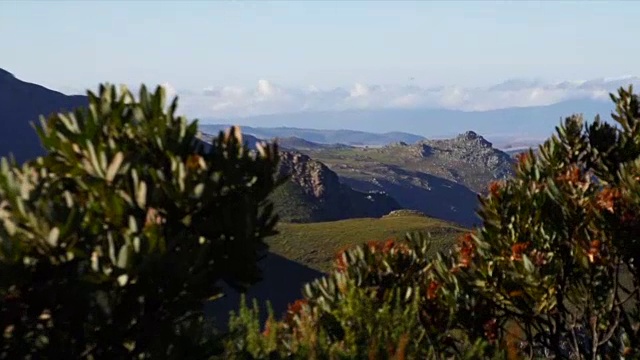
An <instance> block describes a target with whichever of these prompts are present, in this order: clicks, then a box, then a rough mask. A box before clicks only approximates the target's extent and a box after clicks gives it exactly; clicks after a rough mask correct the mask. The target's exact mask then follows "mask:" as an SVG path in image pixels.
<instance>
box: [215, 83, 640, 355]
mask: <svg viewBox="0 0 640 360" xmlns="http://www.w3.org/2000/svg"><path fill="white" fill-rule="evenodd" d="M611 98H612V100H613V101H614V103H615V105H616V110H615V112H614V113H613V114H612V120H613V122H612V124H613V125H612V124H611V123H607V122H603V121H601V119H600V118H599V117H596V119H595V120H594V121H592V122H590V123H585V122H584V121H583V119H582V117H581V116H579V115H574V116H571V117H569V118H567V119H565V121H563V123H562V124H561V125H560V126H559V127H558V128H557V131H556V134H555V135H554V136H553V137H551V138H550V139H548V140H547V141H546V142H545V143H544V144H543V145H541V146H540V147H539V149H538V151H537V152H535V153H534V152H533V151H529V152H527V153H525V154H523V155H521V156H520V157H519V159H518V162H517V164H516V165H515V167H516V169H515V175H514V176H513V178H511V179H508V180H505V181H502V182H496V183H492V184H491V185H490V186H489V191H488V194H487V195H486V196H484V197H482V198H481V205H480V209H479V215H480V216H481V218H482V220H483V225H482V226H481V227H479V228H477V229H474V230H473V231H472V232H470V233H468V234H466V235H465V236H463V237H462V238H461V239H460V241H459V243H458V246H457V247H456V249H455V250H454V251H452V252H451V253H449V254H442V255H439V256H437V257H435V258H431V259H429V258H428V257H427V256H426V249H427V247H428V239H425V238H421V237H419V236H409V237H408V238H407V241H404V242H393V241H388V242H383V243H371V244H368V245H363V246H360V247H357V248H355V249H350V250H347V251H346V252H344V253H342V254H340V255H339V257H338V259H337V261H336V265H335V269H334V271H333V272H332V273H331V274H330V275H329V276H327V277H326V278H324V279H320V280H317V281H315V282H314V283H311V284H308V285H307V286H306V288H305V289H304V294H305V296H304V298H303V299H301V300H299V301H298V302H296V303H294V304H292V305H291V308H290V310H289V311H288V313H287V314H286V315H285V317H284V318H283V319H281V320H276V319H274V318H273V316H272V317H270V320H269V321H267V324H266V327H265V328H262V327H261V326H260V324H259V323H258V322H256V320H255V319H257V317H256V316H257V314H256V310H255V307H254V308H253V309H251V308H247V307H246V306H242V307H241V309H240V311H239V313H238V315H235V316H234V317H233V320H232V323H231V329H232V332H231V334H230V336H229V338H228V339H227V341H226V345H225V348H226V354H227V357H229V358H234V357H235V358H243V359H244V358H272V359H273V358H301V359H302V358H305V359H306V358H336V359H337V358H350V359H360V358H398V359H399V358H405V357H406V358H432V359H441V358H505V357H506V358H547V357H552V358H558V359H613V358H638V357H640V333H639V332H640V264H639V262H640V238H639V237H640V217H639V215H638V214H640V103H639V101H638V96H637V95H635V94H633V89H632V88H629V89H620V90H619V91H618V93H617V94H616V95H614V94H612V95H611Z"/></svg>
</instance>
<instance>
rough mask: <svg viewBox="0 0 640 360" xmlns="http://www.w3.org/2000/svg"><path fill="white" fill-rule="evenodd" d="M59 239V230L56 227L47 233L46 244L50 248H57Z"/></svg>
mask: <svg viewBox="0 0 640 360" xmlns="http://www.w3.org/2000/svg"><path fill="white" fill-rule="evenodd" d="M59 237H60V229H58V227H57V226H56V227H54V228H53V229H51V231H49V236H48V237H47V242H48V243H49V244H50V245H51V246H58V238H59Z"/></svg>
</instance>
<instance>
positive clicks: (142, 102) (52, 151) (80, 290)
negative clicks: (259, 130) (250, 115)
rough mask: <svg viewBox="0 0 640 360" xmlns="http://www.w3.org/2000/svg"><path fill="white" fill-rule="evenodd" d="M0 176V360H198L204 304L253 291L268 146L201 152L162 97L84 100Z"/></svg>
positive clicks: (272, 168)
mask: <svg viewBox="0 0 640 360" xmlns="http://www.w3.org/2000/svg"><path fill="white" fill-rule="evenodd" d="M88 95H89V107H88V108H84V109H77V110H76V111H75V112H73V113H69V114H57V115H54V116H51V117H49V118H48V119H44V118H43V119H42V120H41V125H40V126H38V127H37V129H36V130H37V132H38V134H39V136H40V138H41V141H42V143H43V145H44V147H45V148H46V150H47V155H46V156H43V157H40V158H38V159H35V160H33V161H30V162H28V163H27V164H25V165H24V166H22V167H18V166H17V165H16V164H15V163H10V162H9V161H7V160H6V159H3V161H2V168H1V170H0V221H1V225H0V274H2V276H0V329H1V330H2V331H3V333H4V336H3V338H2V343H1V346H0V358H11V359H17V358H37V359H46V358H64V359H75V358H87V359H103V358H108V359H122V358H162V359H169V358H176V359H183V358H205V357H207V356H209V355H210V352H211V351H213V350H215V349H214V348H213V343H214V341H213V340H214V338H213V330H212V328H211V327H210V326H209V325H210V324H208V322H207V321H205V320H204V317H203V304H204V302H206V301H208V300H211V299H214V298H215V297H216V296H219V295H220V289H219V288H218V287H217V285H220V284H219V282H220V281H226V282H227V283H229V284H230V285H231V286H232V287H234V288H236V289H243V288H244V287H246V286H247V285H248V284H251V283H253V282H255V281H256V280H258V279H259V275H260V274H259V269H258V268H257V264H256V262H257V260H258V257H259V253H260V251H261V248H262V247H263V246H264V244H263V242H262V240H263V238H264V237H265V236H268V235H270V234H273V233H274V225H275V222H276V217H275V216H274V214H273V211H272V205H271V204H270V203H269V202H268V201H267V200H266V199H267V195H268V194H269V193H270V191H271V190H272V189H273V188H274V187H275V186H277V185H278V182H279V180H277V179H275V177H274V176H275V175H274V174H275V173H276V169H277V162H278V155H277V154H278V153H277V147H276V146H275V145H274V144H272V145H265V146H263V147H260V148H259V150H258V153H257V154H254V153H251V152H249V150H248V149H247V148H246V147H244V146H243V143H242V137H241V134H240V131H239V129H237V128H232V129H231V130H230V131H229V132H227V133H220V135H219V136H218V138H217V139H216V140H215V141H214V142H213V144H212V146H211V147H210V148H209V149H208V150H207V149H205V147H204V145H203V144H202V143H201V142H200V141H199V140H198V139H197V137H196V135H197V123H196V122H192V123H190V124H188V123H187V121H186V119H185V118H183V117H178V116H176V115H175V111H176V107H177V99H175V100H174V101H173V102H172V103H171V104H170V106H168V108H167V107H166V106H165V94H164V90H163V89H162V88H158V89H157V90H156V92H155V93H148V92H147V90H146V88H145V87H142V89H141V90H140V93H139V99H137V100H136V99H135V98H134V96H133V94H132V93H130V92H129V91H128V90H126V89H123V90H121V91H120V92H119V93H118V92H117V91H116V89H115V87H113V86H109V85H107V86H101V87H100V91H99V93H98V94H94V93H91V92H89V93H88Z"/></svg>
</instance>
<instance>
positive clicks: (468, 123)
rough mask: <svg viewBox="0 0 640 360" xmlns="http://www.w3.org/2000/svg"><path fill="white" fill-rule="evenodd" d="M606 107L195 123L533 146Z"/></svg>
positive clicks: (369, 139)
mask: <svg viewBox="0 0 640 360" xmlns="http://www.w3.org/2000/svg"><path fill="white" fill-rule="evenodd" d="M612 104H613V103H612V102H611V101H608V100H607V101H603V100H592V99H580V100H570V101H564V102H559V103H556V104H553V105H547V106H533V107H511V108H504V109H498V110H489V111H459V110H446V109H380V110H346V111H319V112H300V113H285V114H273V115H259V116H251V117H240V118H235V119H233V120H229V119H214V118H205V119H201V120H200V124H201V125H200V126H201V128H202V129H203V131H211V130H215V129H219V128H222V127H227V126H229V125H220V124H230V123H233V124H238V125H241V126H243V128H244V129H245V131H247V132H248V133H250V134H253V135H255V136H257V137H260V138H275V137H290V136H295V137H299V138H302V139H305V140H309V141H314V142H318V143H344V144H351V145H356V144H367V145H386V144H389V143H392V142H397V141H403V142H406V143H414V142H416V141H419V140H422V139H424V138H425V137H426V138H442V137H453V136H455V135H456V134H459V133H462V132H465V131H468V130H471V131H474V132H476V133H479V134H483V136H484V137H486V138H487V139H490V140H493V139H494V138H495V139H500V140H501V141H500V142H504V143H509V142H510V141H511V140H512V139H520V138H522V137H523V136H526V137H527V138H529V139H532V138H533V139H535V140H536V141H540V140H542V139H546V138H547V137H549V136H550V135H551V134H552V133H553V132H554V130H555V127H556V126H557V125H559V124H560V121H561V119H564V118H565V117H567V116H570V115H572V114H575V113H582V114H584V116H585V118H586V120H589V121H590V120H592V119H593V117H594V116H595V115H596V114H600V115H601V117H602V118H603V120H607V121H608V120H610V116H609V114H610V113H611V111H613V105H612ZM310 129H314V130H310ZM337 129H340V130H337ZM372 129H375V131H372ZM400 131H404V132H400ZM374 132H375V133H374ZM407 132H408V133H407ZM496 142H497V141H496Z"/></svg>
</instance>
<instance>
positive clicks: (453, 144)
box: [300, 132, 513, 226]
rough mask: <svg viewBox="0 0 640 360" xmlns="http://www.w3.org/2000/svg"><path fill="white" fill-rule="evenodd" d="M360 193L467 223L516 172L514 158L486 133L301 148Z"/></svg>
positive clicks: (475, 220)
mask: <svg viewBox="0 0 640 360" xmlns="http://www.w3.org/2000/svg"><path fill="white" fill-rule="evenodd" d="M300 151H301V152H303V153H305V154H308V155H309V156H311V157H312V158H314V159H316V160H318V161H321V162H322V163H324V164H326V165H327V166H328V167H329V168H330V169H332V170H333V171H335V172H336V173H337V174H338V175H339V176H340V179H341V181H342V182H343V183H345V184H347V185H349V186H350V187H351V188H353V189H355V190H358V191H384V192H386V193H387V194H389V195H390V196H391V197H393V198H394V199H396V200H397V201H398V203H399V204H400V205H401V206H402V207H403V208H406V209H414V210H419V211H422V212H423V213H425V214H427V215H429V216H432V217H435V218H438V219H444V220H448V221H452V222H455V223H458V224H461V225H463V226H473V225H474V224H476V223H477V222H478V217H477V216H476V208H477V205H478V199H477V194H478V193H481V192H483V191H484V190H485V189H486V186H487V185H488V183H489V182H490V181H492V180H495V179H501V178H504V177H508V176H510V174H511V171H512V170H511V167H512V164H513V159H512V158H511V157H510V156H509V155H508V154H506V153H504V152H502V151H500V150H497V149H495V148H493V147H492V145H491V143H490V142H488V141H486V140H485V139H484V138H483V137H481V136H480V135H478V134H476V133H474V132H466V133H464V134H460V135H459V136H457V137H455V138H452V139H443V140H425V141H421V142H418V143H416V144H414V145H409V144H406V143H398V144H392V145H388V146H385V147H382V148H368V149H367V148H356V147H350V148H341V149H329V148H323V149H312V150H300Z"/></svg>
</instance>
